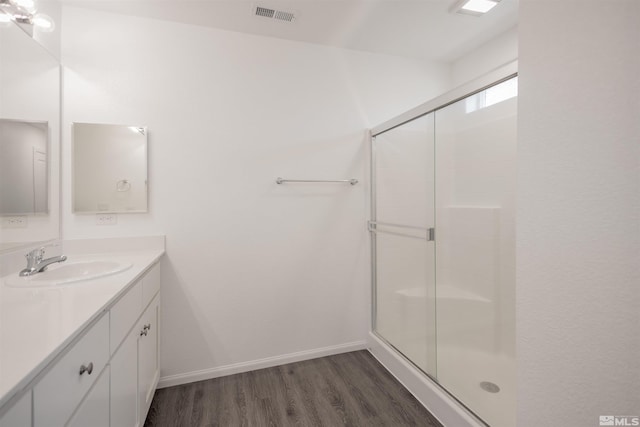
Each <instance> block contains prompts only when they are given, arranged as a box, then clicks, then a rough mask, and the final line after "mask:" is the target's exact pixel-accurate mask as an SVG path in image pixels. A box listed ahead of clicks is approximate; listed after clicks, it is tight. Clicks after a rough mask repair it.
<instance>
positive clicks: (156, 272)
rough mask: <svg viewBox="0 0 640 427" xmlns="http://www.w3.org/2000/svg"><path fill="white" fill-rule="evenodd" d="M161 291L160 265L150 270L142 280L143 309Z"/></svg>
mask: <svg viewBox="0 0 640 427" xmlns="http://www.w3.org/2000/svg"><path fill="white" fill-rule="evenodd" d="M159 290H160V263H159V262H158V263H156V264H155V265H154V266H153V267H151V268H150V269H149V271H148V272H147V274H145V276H144V279H143V280H142V307H143V308H145V307H146V306H147V305H149V303H150V302H151V300H152V299H153V297H154V296H156V294H157V293H158V291H159Z"/></svg>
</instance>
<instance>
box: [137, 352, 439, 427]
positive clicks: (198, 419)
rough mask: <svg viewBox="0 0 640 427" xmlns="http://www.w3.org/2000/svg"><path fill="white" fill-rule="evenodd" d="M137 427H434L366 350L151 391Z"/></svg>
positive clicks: (429, 415) (408, 395)
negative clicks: (146, 410) (146, 412)
mask: <svg viewBox="0 0 640 427" xmlns="http://www.w3.org/2000/svg"><path fill="white" fill-rule="evenodd" d="M144 425H145V427H173V426H179V427H199V426H202V427H204V426H206V427H213V426H220V427H235V426H243V427H244V426H247V427H254V426H255V427H261V426H275V427H280V426H314V427H315V426H326V427H337V426H367V427H369V426H385V427H386V426H389V427H396V426H434V427H435V426H439V427H441V424H440V423H439V422H438V421H437V420H436V419H435V418H434V417H433V416H432V415H431V414H430V413H429V411H427V410H426V409H425V408H424V407H423V406H422V405H420V403H418V401H417V400H416V399H415V398H414V397H413V396H412V395H411V393H409V392H408V391H407V389H405V388H404V387H403V386H402V384H400V383H399V382H398V381H397V380H396V379H395V378H394V377H393V376H392V375H391V374H390V373H389V372H388V371H387V370H386V369H385V368H384V367H383V366H382V365H381V364H380V363H379V362H378V361H377V360H376V359H375V358H374V357H373V356H371V354H369V352H367V351H356V352H352V353H344V354H338V355H335V356H329V357H323V358H319V359H313V360H307V361H304V362H298V363H291V364H288V365H282V366H276V367H274V368H267V369H260V370H257V371H251V372H246V373H242V374H236V375H230V376H226V377H221V378H215V379H212V380H206V381H199V382H196V383H191V384H184V385H180V386H175V387H168V388H163V389H159V390H157V391H156V394H155V396H154V398H153V402H152V404H151V409H150V410H149V415H148V416H147V420H146V422H145V424H144Z"/></svg>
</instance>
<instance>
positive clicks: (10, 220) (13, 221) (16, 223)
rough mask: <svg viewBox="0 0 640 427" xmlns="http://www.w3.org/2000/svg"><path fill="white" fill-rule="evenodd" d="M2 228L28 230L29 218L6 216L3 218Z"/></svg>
mask: <svg viewBox="0 0 640 427" xmlns="http://www.w3.org/2000/svg"><path fill="white" fill-rule="evenodd" d="M2 228H27V216H26V215H24V216H5V217H3V218H2Z"/></svg>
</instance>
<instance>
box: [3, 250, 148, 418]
mask: <svg viewBox="0 0 640 427" xmlns="http://www.w3.org/2000/svg"><path fill="white" fill-rule="evenodd" d="M159 337H160V263H159V262H156V263H155V264H154V265H152V266H151V267H150V268H149V269H148V270H147V271H146V272H145V273H144V275H143V276H142V277H141V278H139V279H138V280H137V281H136V282H135V283H134V284H133V285H131V286H129V287H128V289H127V291H126V292H125V293H124V295H122V296H121V297H120V298H119V299H118V300H117V301H116V302H115V303H113V304H112V305H111V306H110V307H107V309H106V310H105V311H103V312H102V315H101V316H99V317H98V319H97V320H95V321H93V322H92V324H91V325H90V326H88V327H87V328H86V329H85V330H84V331H83V332H82V333H81V334H80V336H79V337H78V338H76V339H75V340H74V342H73V343H72V344H71V345H69V346H68V347H67V348H66V349H65V350H63V351H62V352H61V353H60V355H58V356H57V357H56V358H55V359H54V361H53V362H52V363H51V364H50V365H49V366H48V367H47V368H46V369H45V370H44V371H42V372H41V373H40V374H39V375H38V376H37V377H36V378H35V380H34V381H33V382H32V384H33V385H32V386H30V387H29V389H28V390H27V391H26V392H24V394H23V396H22V397H21V398H19V399H18V400H16V401H15V403H13V404H12V406H11V407H10V408H9V409H6V408H0V409H2V410H3V411H2V412H0V414H1V415H0V427H109V426H111V427H141V426H142V425H144V421H145V418H146V415H147V412H148V411H149V407H150V405H151V401H152V400H153V395H154V392H155V389H156V386H157V384H158V379H159V377H160V353H159V350H160V338H159Z"/></svg>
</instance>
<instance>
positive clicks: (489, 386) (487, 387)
mask: <svg viewBox="0 0 640 427" xmlns="http://www.w3.org/2000/svg"><path fill="white" fill-rule="evenodd" d="M480 388H481V389H483V390H484V391H488V392H489V393H498V392H499V391H500V387H498V384H494V383H492V382H489V381H482V382H481V383H480Z"/></svg>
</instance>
